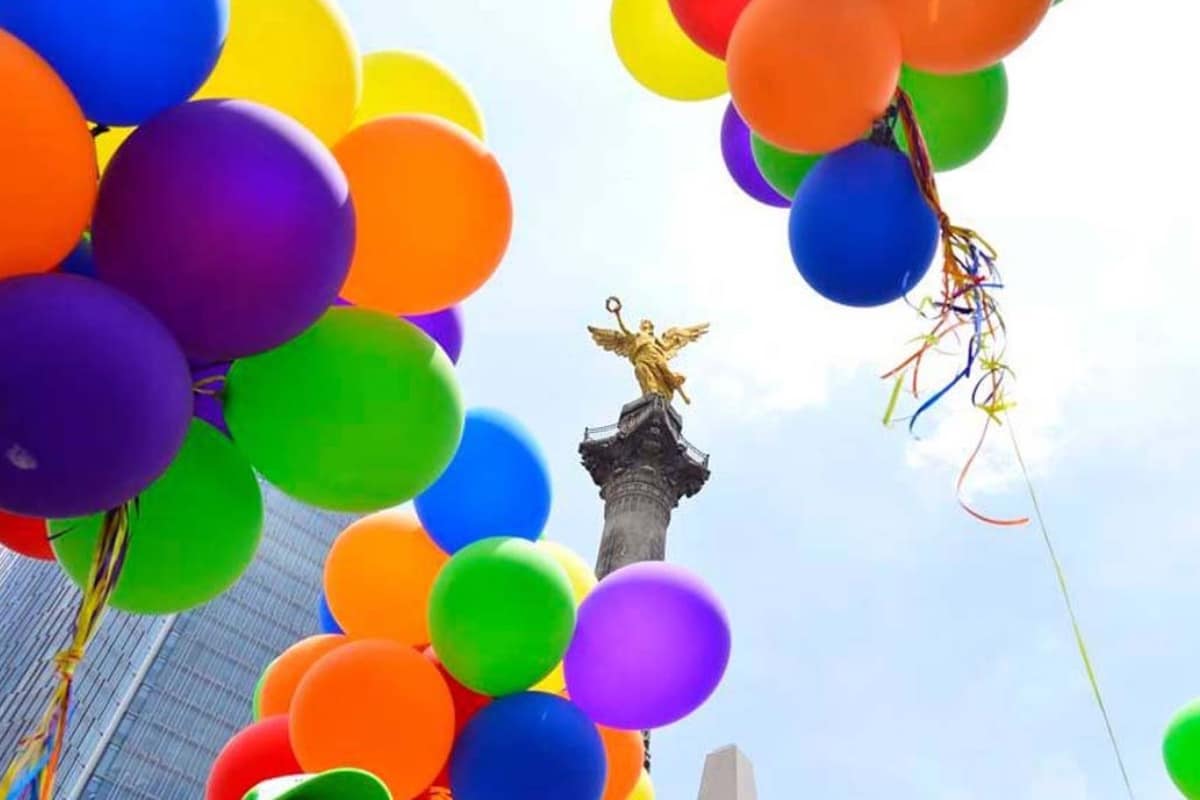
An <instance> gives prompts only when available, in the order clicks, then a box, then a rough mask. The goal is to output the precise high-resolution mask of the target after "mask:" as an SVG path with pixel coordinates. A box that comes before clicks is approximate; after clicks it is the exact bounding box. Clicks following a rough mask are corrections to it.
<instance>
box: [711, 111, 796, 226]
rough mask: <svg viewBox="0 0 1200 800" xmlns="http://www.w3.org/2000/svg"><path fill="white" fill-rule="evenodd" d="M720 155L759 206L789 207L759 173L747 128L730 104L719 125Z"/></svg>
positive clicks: (744, 190)
mask: <svg viewBox="0 0 1200 800" xmlns="http://www.w3.org/2000/svg"><path fill="white" fill-rule="evenodd" d="M721 155H722V156H724V157H725V167H726V168H727V169H728V170H729V174H730V175H732V176H733V180H734V182H735V183H736V184H737V185H738V186H739V187H741V189H742V191H743V192H745V193H746V194H748V195H750V196H751V197H753V198H754V199H755V200H757V201H758V202H760V203H766V204H767V205H769V206H775V207H776V208H787V207H788V206H790V205H791V204H792V201H791V200H788V199H787V198H786V197H784V196H783V195H781V194H780V193H779V192H777V191H775V189H774V188H772V186H771V184H769V183H767V179H766V178H764V177H763V176H762V173H761V172H759V170H758V164H756V163H754V150H753V148H752V147H751V145H750V127H749V126H748V125H747V124H746V122H745V120H743V119H742V116H741V114H738V112H737V109H736V108H734V107H733V103H730V104H729V107H728V108H726V109H725V119H724V121H722V122H721Z"/></svg>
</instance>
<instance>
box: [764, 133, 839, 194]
mask: <svg viewBox="0 0 1200 800" xmlns="http://www.w3.org/2000/svg"><path fill="white" fill-rule="evenodd" d="M750 149H751V150H752V151H753V153H754V163H755V164H757V165H758V171H759V172H761V173H762V176H763V177H764V178H766V180H767V183H769V184H771V188H772V189H774V190H775V191H777V192H779V193H780V194H781V195H783V196H784V197H787V198H794V197H795V196H796V190H797V189H799V188H800V184H801V183H802V182H803V181H804V176H805V175H807V174H808V173H809V171H810V170H811V169H812V168H813V167H814V166H816V163H817V162H818V161H820V160H821V156H820V155H810V154H807V153H789V152H788V151H787V150H782V149H780V148H778V147H776V146H775V145H773V144H771V143H770V142H768V141H767V140H766V139H763V138H762V137H761V136H759V135H758V134H757V133H755V134H751V136H750Z"/></svg>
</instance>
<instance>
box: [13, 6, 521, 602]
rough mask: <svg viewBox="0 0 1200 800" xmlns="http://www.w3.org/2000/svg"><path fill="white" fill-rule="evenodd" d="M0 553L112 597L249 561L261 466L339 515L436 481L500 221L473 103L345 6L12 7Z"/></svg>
mask: <svg viewBox="0 0 1200 800" xmlns="http://www.w3.org/2000/svg"><path fill="white" fill-rule="evenodd" d="M0 84H3V86H4V89H5V91H4V93H3V97H0V116H2V117H3V118H4V120H5V125H4V126H3V129H2V130H0V174H2V175H3V176H4V180H3V181H0V205H2V206H3V207H4V209H5V212H4V214H3V215H2V219H0V316H2V317H3V318H4V320H5V324H4V325H3V327H2V329H0V396H3V398H4V402H3V404H0V509H3V512H2V513H0V543H2V544H4V545H5V546H8V547H10V548H12V549H14V550H16V551H18V552H20V553H22V554H25V555H29V556H31V557H34V558H42V559H53V558H56V559H57V560H58V561H59V563H60V564H61V565H62V567H63V568H64V569H65V570H66V572H67V573H68V574H69V575H70V576H71V577H72V578H73V579H75V580H76V581H77V582H79V583H84V582H85V581H86V580H87V577H88V572H89V569H90V567H91V563H92V554H93V552H94V551H95V548H96V545H97V540H98V538H99V537H100V536H101V528H102V521H103V518H104V514H105V512H107V511H109V510H111V509H114V508H117V507H120V506H122V505H124V504H127V503H132V502H133V501H135V500H136V502H135V503H133V505H132V506H131V508H132V514H131V526H132V536H131V544H130V545H129V551H128V554H127V556H126V558H125V562H124V567H123V570H122V572H121V575H120V578H119V580H118V582H117V584H116V589H115V592H114V593H113V595H112V598H111V604H112V605H113V606H115V607H117V608H120V609H123V610H126V611H131V612H135V613H144V614H164V613H174V612H178V611H182V610H185V609H188V608H192V607H194V606H197V605H199V604H202V603H204V602H207V601H208V600H211V599H212V598H213V597H215V596H217V595H218V594H220V593H221V592H223V591H224V590H226V589H227V588H228V587H229V586H230V585H231V584H232V583H233V582H234V581H236V580H237V578H238V577H239V576H240V575H241V574H242V572H243V571H244V570H245V569H246V567H247V565H248V564H249V563H250V561H251V560H252V558H253V556H254V553H255V550H256V548H257V545H258V542H259V539H260V535H261V529H262V515H263V509H262V497H261V492H260V488H259V484H258V480H257V478H256V475H255V473H256V472H257V473H258V474H259V475H261V476H263V477H264V478H265V479H266V480H268V481H270V482H271V483H273V484H275V485H277V486H278V487H280V488H281V489H282V490H284V491H285V492H287V493H289V494H291V495H292V496H294V497H296V498H298V499H300V500H302V501H304V502H307V503H310V504H313V505H316V506H321V507H325V508H330V509H337V510H344V511H360V512H370V511H376V510H379V509H383V508H389V507H393V506H395V505H397V504H399V503H403V502H407V501H409V500H411V499H412V498H414V497H415V496H417V495H418V494H420V493H421V492H423V491H424V490H426V489H427V488H429V487H430V485H431V484H433V482H434V481H435V479H437V478H438V476H439V475H440V474H441V473H442V472H443V471H444V470H445V468H446V467H447V465H448V464H449V463H450V461H451V458H452V457H453V455H454V453H455V451H456V449H457V447H458V444H459V440H460V437H461V435H462V432H463V426H464V417H465V414H464V407H463V402H462V399H461V394H460V391H459V388H458V384H457V380H456V377H455V372H454V369H453V364H454V363H455V362H456V361H457V359H458V357H459V354H460V352H461V349H462V334H463V332H462V318H461V315H460V312H459V309H458V304H459V303H460V302H461V301H463V300H464V299H465V298H467V297H468V296H469V295H470V294H472V293H473V292H475V291H476V290H477V289H479V288H480V287H481V286H482V285H483V284H484V282H485V281H487V280H488V278H489V277H490V276H491V275H492V273H493V272H494V271H495V270H496V268H497V267H498V265H499V263H500V261H501V259H502V257H503V255H504V252H505V249H506V247H507V245H508V241H509V236H510V232H511V227H512V204H511V199H510V195H509V189H508V185H507V181H506V178H505V175H504V172H503V170H502V169H501V167H500V165H499V163H498V162H497V160H496V158H495V157H494V156H493V155H492V153H491V152H489V150H488V149H487V147H486V146H485V145H484V143H483V135H484V126H483V122H482V118H481V115H480V112H479V109H478V107H477V105H476V103H475V101H474V100H473V99H472V97H471V95H470V93H469V92H468V91H467V90H466V89H465V88H464V87H463V86H462V84H461V83H460V82H459V81H458V80H457V79H455V77H454V76H453V75H451V74H450V73H449V72H448V71H447V70H446V69H445V68H443V67H442V66H441V65H439V64H438V63H436V62H435V61H433V60H431V59H429V58H427V57H425V56H423V55H418V54H415V53H407V52H381V53H372V54H369V55H366V56H365V57H363V56H362V54H360V52H359V49H358V46H357V44H356V43H355V40H354V37H353V34H352V32H351V30H350V29H349V27H348V25H347V24H346V22H345V20H344V18H343V15H342V13H341V11H340V10H339V9H338V8H337V6H336V4H335V3H334V2H333V0H171V2H158V3H149V4H147V3H129V2H125V0H56V2H54V3H25V2H11V3H10V2H3V3H0Z"/></svg>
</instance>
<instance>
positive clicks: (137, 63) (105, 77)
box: [0, 0, 229, 125]
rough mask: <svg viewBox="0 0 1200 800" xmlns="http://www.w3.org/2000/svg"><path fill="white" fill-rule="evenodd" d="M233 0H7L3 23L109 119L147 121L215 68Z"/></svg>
mask: <svg viewBox="0 0 1200 800" xmlns="http://www.w3.org/2000/svg"><path fill="white" fill-rule="evenodd" d="M228 27H229V0H0V28H4V29H6V30H8V31H9V32H11V33H12V34H14V35H15V36H16V37H17V38H19V39H22V40H23V41H24V42H25V43H26V44H28V45H29V46H30V47H32V48H33V49H34V50H36V51H37V52H38V53H39V54H40V55H41V56H42V58H44V59H46V61H48V62H50V65H51V66H53V67H54V69H55V71H57V72H58V74H59V75H60V76H61V77H62V79H63V80H64V81H65V82H66V84H67V86H69V87H70V89H71V91H72V92H73V93H74V94H75V98H76V99H77V100H78V101H79V105H80V106H82V107H83V112H84V115H85V116H87V118H88V119H90V120H92V121H93V122H99V123H102V124H104V125H140V124H142V123H143V122H145V121H146V120H148V119H150V117H152V116H154V115H155V114H157V113H158V112H160V111H164V110H166V109H168V108H170V107H171V106H173V105H178V104H179V103H182V102H184V101H186V100H187V99H188V98H189V97H191V96H192V94H193V93H194V92H195V91H196V90H197V89H199V88H200V86H201V84H203V83H204V80H205V79H206V78H207V77H208V74H209V73H210V72H212V69H213V67H214V66H215V65H216V63H217V57H218V56H219V55H220V54H221V47H222V45H223V44H224V43H225V33H226V31H227V29H228Z"/></svg>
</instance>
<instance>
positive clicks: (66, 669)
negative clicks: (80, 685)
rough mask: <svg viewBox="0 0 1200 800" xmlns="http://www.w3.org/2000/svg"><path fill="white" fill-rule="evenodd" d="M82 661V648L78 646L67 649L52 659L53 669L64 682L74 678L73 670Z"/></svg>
mask: <svg viewBox="0 0 1200 800" xmlns="http://www.w3.org/2000/svg"><path fill="white" fill-rule="evenodd" d="M82 660H83V648H82V647H79V646H75V647H71V648H68V649H67V650H64V651H62V652H61V653H59V654H58V655H56V656H55V657H54V667H55V669H57V670H58V674H59V675H60V676H61V677H62V678H63V679H64V680H71V678H73V677H75V670H76V669H78V668H79V663H80V662H81V661H82Z"/></svg>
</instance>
